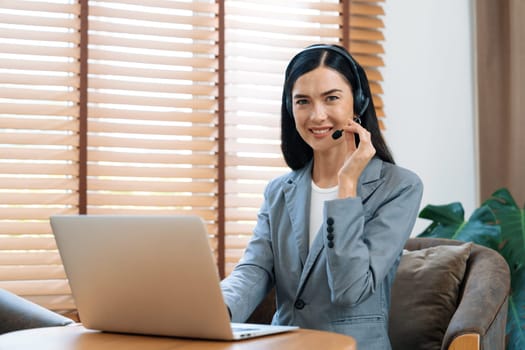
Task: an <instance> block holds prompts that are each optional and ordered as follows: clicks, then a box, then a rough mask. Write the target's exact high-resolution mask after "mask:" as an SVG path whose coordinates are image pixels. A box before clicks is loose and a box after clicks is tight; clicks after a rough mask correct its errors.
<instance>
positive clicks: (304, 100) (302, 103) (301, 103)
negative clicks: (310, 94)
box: [295, 99, 308, 105]
mask: <svg viewBox="0 0 525 350" xmlns="http://www.w3.org/2000/svg"><path fill="white" fill-rule="evenodd" d="M295 103H296V104H298V105H305V104H307V103H308V100H307V99H300V100H295Z"/></svg>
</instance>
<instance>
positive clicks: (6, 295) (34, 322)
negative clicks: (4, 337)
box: [0, 289, 73, 334]
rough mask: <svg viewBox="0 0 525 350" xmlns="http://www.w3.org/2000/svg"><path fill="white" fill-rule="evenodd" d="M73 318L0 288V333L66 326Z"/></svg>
mask: <svg viewBox="0 0 525 350" xmlns="http://www.w3.org/2000/svg"><path fill="white" fill-rule="evenodd" d="M71 323H73V320H71V319H69V318H67V317H64V316H61V315H59V314H57V313H55V312H53V311H50V310H48V309H46V308H44V307H42V306H40V305H37V304H34V303H32V302H30V301H29V300H26V299H24V298H21V297H19V296H17V295H15V294H13V293H11V292H8V291H6V290H3V289H0V334H3V333H7V332H11V331H16V330H21V329H28V328H38V327H52V326H65V325H68V324H71Z"/></svg>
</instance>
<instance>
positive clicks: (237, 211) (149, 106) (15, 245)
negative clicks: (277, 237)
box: [0, 0, 383, 310]
mask: <svg viewBox="0 0 525 350" xmlns="http://www.w3.org/2000/svg"><path fill="white" fill-rule="evenodd" d="M81 3H82V4H83V5H86V4H87V8H88V13H89V16H88V17H87V20H86V17H82V18H80V19H82V20H83V21H82V22H81V20H80V19H79V15H80V9H81V6H80V4H81ZM350 3H351V4H350ZM345 6H348V8H347V10H348V11H349V13H350V20H349V23H350V25H349V26H348V27H347V26H345V24H344V20H343V13H344V12H345ZM219 9H224V12H222V10H221V12H220V13H219ZM222 13H224V17H222ZM82 16H84V15H82ZM219 16H221V17H219ZM381 16H382V8H381V2H380V1H373V0H368V1H364V0H363V1H348V0H346V1H339V0H322V1H309V0H297V1H286V2H284V1H280V0H242V1H241V0H217V1H215V0H199V1H197V0H194V1H185V0H180V1H177V0H151V1H143V0H105V1H95V0H91V1H89V2H87V0H82V1H80V0H77V1H75V0H48V1H46V0H39V1H26V0H5V1H2V2H1V3H0V41H1V42H2V47H1V48H0V198H1V200H0V208H1V210H0V288H6V289H8V290H11V291H14V292H15V293H17V294H20V295H22V296H24V297H27V298H29V299H31V300H33V301H36V302H37V303H39V304H42V305H44V306H46V307H49V308H51V309H54V310H67V309H72V308H74V303H73V300H72V298H71V296H70V291H69V287H68V285H67V280H66V279H65V274H64V271H63V268H62V266H61V262H60V258H59V255H58V253H57V251H56V246H55V242H54V240H53V237H52V235H51V230H50V226H49V222H48V218H49V216H50V215H53V214H76V213H78V212H79V208H80V207H79V200H80V202H82V203H84V202H83V200H81V199H79V190H81V189H80V187H79V169H84V168H83V166H82V165H83V164H84V163H83V162H80V163H83V164H80V165H81V167H79V161H80V160H82V159H83V158H84V157H83V156H82V157H80V156H79V154H80V153H79V145H80V144H82V143H79V139H80V138H79V132H83V128H82V129H81V128H80V127H79V125H81V122H80V121H79V118H80V116H79V114H80V112H79V111H81V110H87V146H86V147H87V148H86V149H85V150H87V160H86V162H87V163H85V164H84V165H86V167H87V182H86V187H87V196H86V197H87V198H86V199H87V213H89V214H133V213H137V214H184V213H191V214H197V215H200V216H202V217H203V218H204V219H205V220H206V221H207V223H208V229H209V232H210V240H211V242H212V247H213V248H214V249H219V247H221V245H219V244H218V242H219V241H221V242H222V239H223V238H224V240H225V251H224V252H223V251H222V249H221V252H222V253H224V255H225V264H226V266H225V271H226V273H229V272H230V271H231V269H232V268H233V267H234V265H235V264H236V263H237V261H238V259H239V258H240V257H241V255H242V252H243V250H244V248H245V245H246V243H247V241H248V239H249V237H250V235H251V232H252V229H253V226H254V223H255V220H256V216H257V211H258V209H259V207H260V204H261V201H262V193H263V190H264V187H265V186H266V184H267V182H268V180H269V179H271V178H273V177H275V176H277V175H280V174H282V173H284V172H287V171H288V168H287V167H286V166H285V163H284V161H283V160H282V156H281V151H280V130H279V129H280V100H281V89H282V83H283V77H284V70H285V67H286V64H287V63H288V61H289V60H290V58H291V57H292V56H293V55H294V54H295V53H297V52H298V51H299V50H300V49H301V48H304V47H305V46H307V45H310V44H312V43H319V42H324V43H338V44H342V43H343V41H344V40H343V38H344V37H347V36H348V35H349V37H350V49H351V52H352V53H353V54H354V55H355V56H356V58H358V59H359V60H360V61H361V62H362V63H363V65H364V66H365V67H366V70H367V73H368V75H369V78H370V79H371V87H372V89H373V94H374V102H375V103H376V106H377V107H378V114H379V115H383V112H382V101H381V98H380V96H381V93H382V91H381V81H382V77H381V75H380V73H379V71H378V67H381V66H382V65H383V62H382V59H381V55H382V53H383V49H382V46H381V41H382V40H383V37H382V34H381V28H382V26H383V23H382V20H381ZM81 23H87V25H88V31H87V42H88V47H87V67H88V72H87V80H82V84H80V83H81V82H80V77H81V75H80V74H81V70H80V64H79V62H80V61H79V60H80V59H81V57H80V55H81V54H82V58H84V57H85V56H84V55H83V52H84V51H81V50H80V48H79V45H80V42H79V41H80V33H81V31H80V25H81ZM219 23H224V25H223V26H221V27H220V28H219ZM82 28H83V29H84V30H85V28H86V27H82ZM345 31H346V32H345ZM83 33H85V31H84V32H83ZM222 34H224V41H222V40H220V39H221V38H222ZM83 40H84V39H83ZM219 52H224V53H225V55H224V71H221V72H219V71H218V70H219V67H222V61H220V60H219V57H218V54H219ZM221 58H223V56H221ZM219 62H220V63H219ZM82 67H84V66H82ZM222 73H224V80H225V81H224V85H222V84H221V85H220V86H219V83H220V82H221V81H222ZM219 77H221V78H220V79H221V80H220V79H219ZM83 86H87V90H82V92H85V91H87V99H85V94H83V93H82V94H81V93H80V91H79V90H80V89H82V87H83ZM223 88H224V92H225V94H224V95H225V96H224V99H220V96H222V95H220V93H221V94H222V92H221V91H223ZM80 96H84V97H82V98H81V97H80ZM219 99H220V100H219ZM84 100H86V101H84ZM79 104H82V105H81V106H79ZM222 106H224V115H223V113H222V112H221V113H220V112H219V111H220V110H222V108H223V107H222ZM219 113H220V115H219ZM223 117H224V118H223ZM82 120H84V119H82ZM222 120H224V123H223V122H222ZM82 125H83V124H82ZM223 134H224V139H223V138H221V139H220V140H219V139H218V138H219V136H220V135H223ZM82 135H84V134H82ZM83 139H84V138H83V137H82V140H83ZM222 142H224V148H225V150H224V153H221V154H218V152H219V151H220V150H221V149H222V145H223V143H222ZM82 154H84V153H83V152H82ZM222 160H224V162H225V165H224V168H222V167H221V169H219V166H220V165H221V164H222ZM223 170H224V175H225V180H224V190H225V194H224V197H222V196H221V191H222V190H220V188H221V186H222V184H223V183H222V182H221V184H219V183H218V181H219V178H222V174H223V172H222V171H223ZM81 179H84V177H81ZM81 182H82V183H83V180H82V181H81ZM81 187H82V188H83V186H81ZM80 193H81V196H80V197H82V198H85V197H84V192H83V191H81V192H80ZM223 200H224V204H225V206H224V207H222V206H221V203H223ZM81 207H82V208H84V206H83V205H82V206H81ZM222 215H223V216H224V217H225V235H226V236H225V237H223V236H221V237H220V239H219V237H218V235H219V233H220V232H219V228H220V227H221V225H219V223H218V219H219V217H221V216H222ZM221 244H222V243H221Z"/></svg>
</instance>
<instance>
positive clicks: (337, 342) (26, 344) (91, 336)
mask: <svg viewBox="0 0 525 350" xmlns="http://www.w3.org/2000/svg"><path fill="white" fill-rule="evenodd" d="M35 349H38V350H119V349H123V350H124V349H126V350H168V349H170V350H174V349H176V350H268V349H270V350H271V349H301V350H319V349H323V350H335V349H337V350H357V346H356V343H355V340H354V339H353V338H352V337H349V336H346V335H342V334H337V333H330V332H322V331H314V330H309V329H298V330H295V331H292V332H288V333H282V334H276V335H270V336H264V337H259V338H253V339H249V340H241V341H235V342H225V341H207V340H193V339H183V338H168V337H149V336H140V335H124V334H115V333H103V332H97V331H91V330H87V329H86V328H84V327H82V325H80V324H75V325H72V326H65V327H49V328H34V329H28V330H23V331H17V332H11V333H6V334H3V335H0V350H35Z"/></svg>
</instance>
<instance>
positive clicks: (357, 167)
mask: <svg viewBox="0 0 525 350" xmlns="http://www.w3.org/2000/svg"><path fill="white" fill-rule="evenodd" d="M343 129H344V136H345V142H346V143H347V146H348V147H347V149H348V151H347V154H346V157H345V161H344V163H343V166H342V167H341V169H339V173H338V177H339V197H341V198H345V197H355V196H356V195H357V181H358V180H359V177H360V176H361V174H362V172H363V170H365V168H366V166H367V164H368V163H369V162H370V160H371V159H372V158H373V157H374V155H375V154H376V149H375V148H374V145H373V144H372V140H371V135H370V132H369V131H368V130H366V129H365V128H363V127H362V126H361V125H360V124H359V123H357V122H355V121H354V120H351V121H350V122H349V124H348V125H347V126H345V127H344V128H343ZM355 134H357V135H359V145H358V146H357V148H356V144H355V137H354V135H355Z"/></svg>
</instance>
